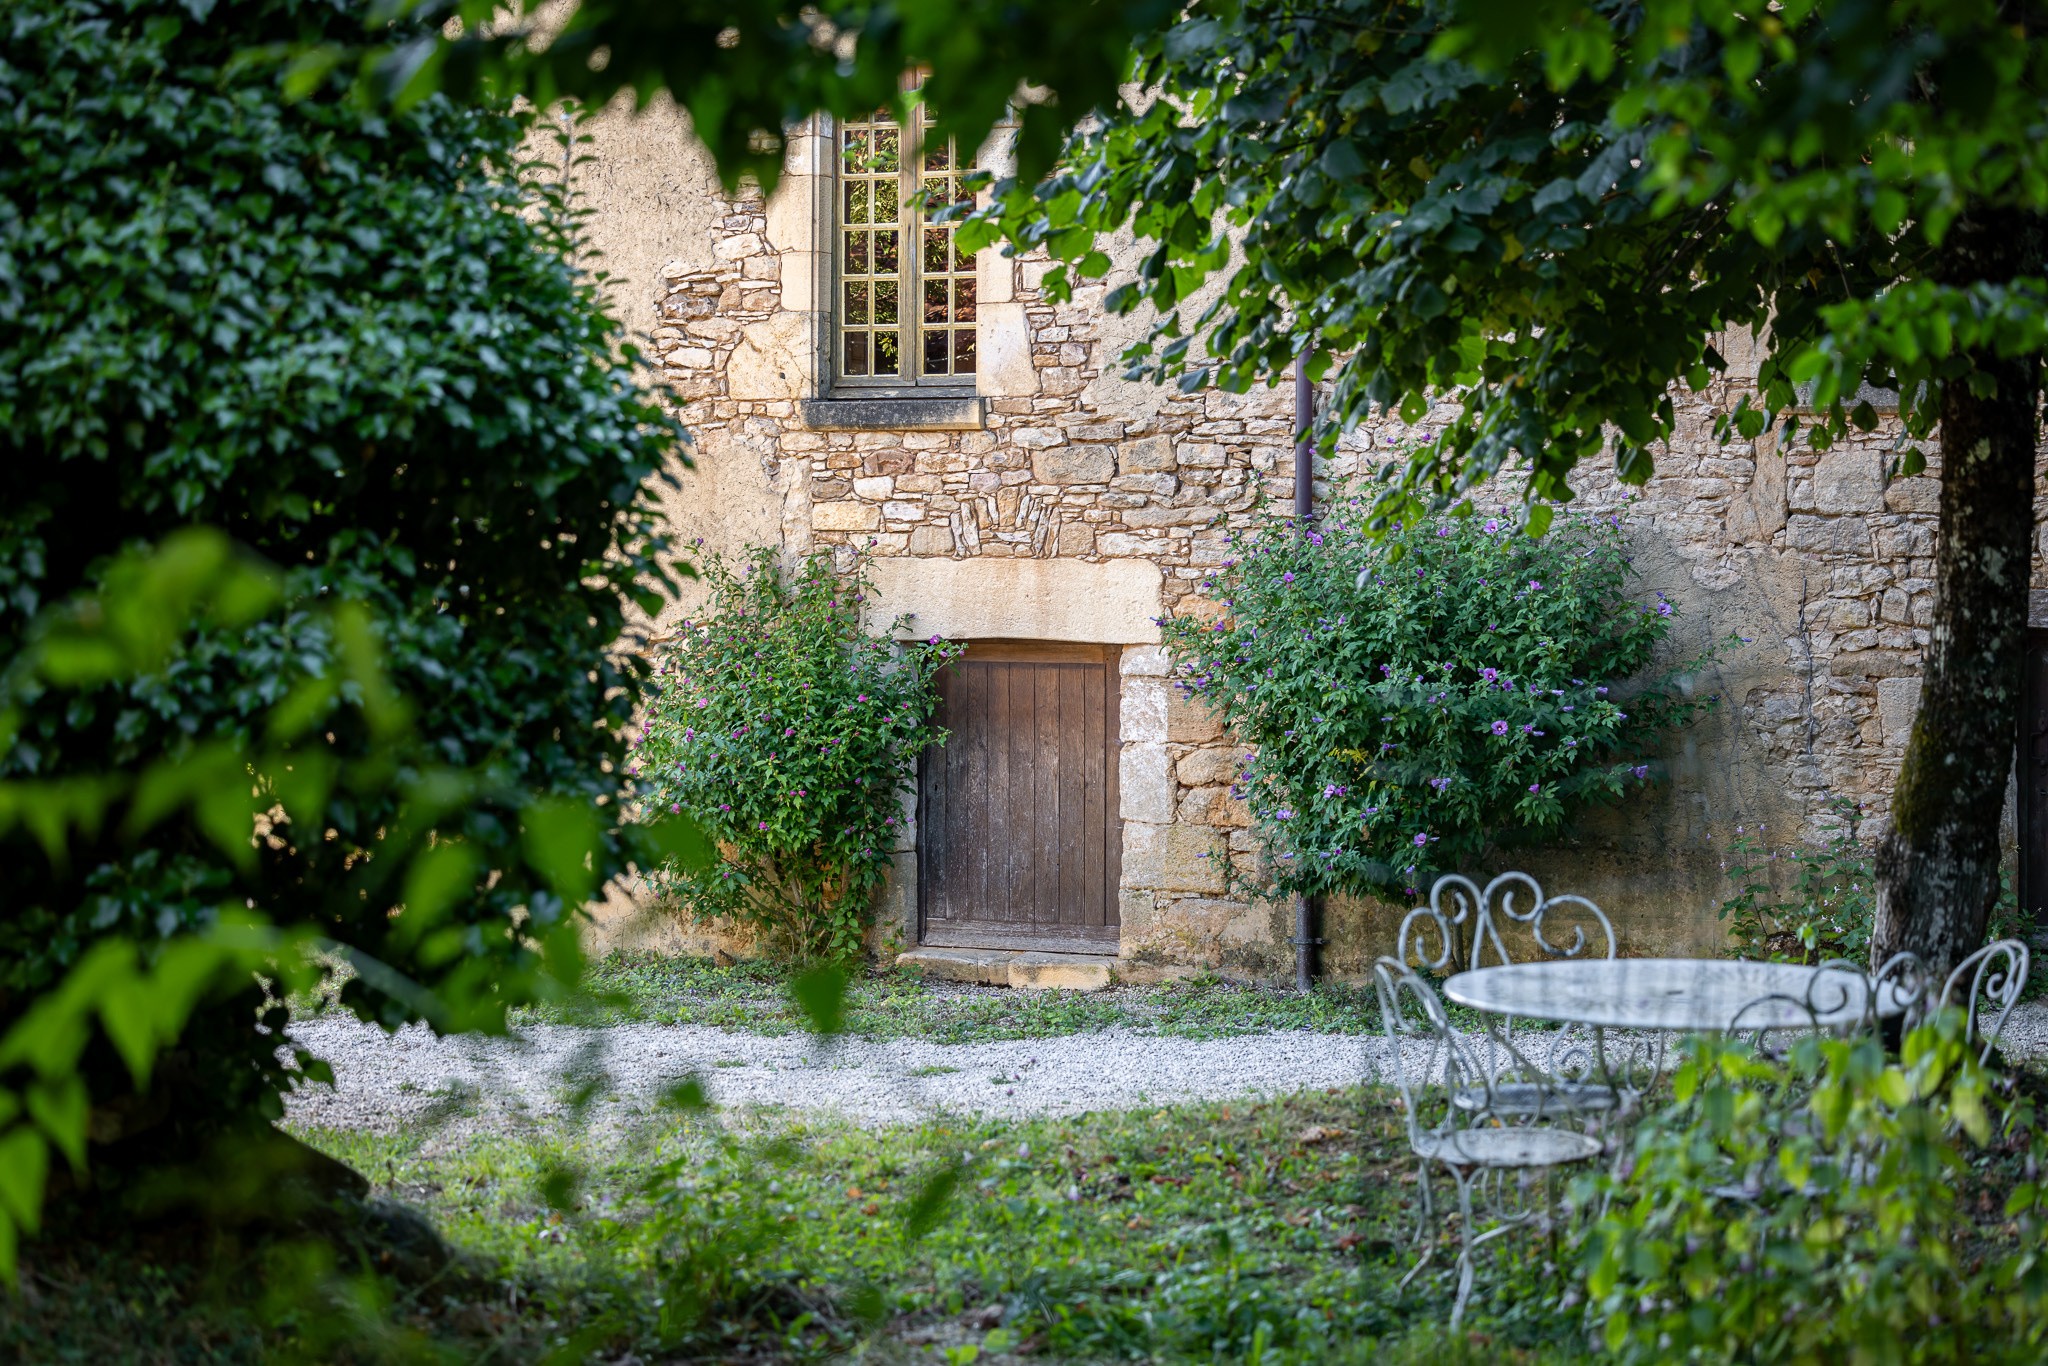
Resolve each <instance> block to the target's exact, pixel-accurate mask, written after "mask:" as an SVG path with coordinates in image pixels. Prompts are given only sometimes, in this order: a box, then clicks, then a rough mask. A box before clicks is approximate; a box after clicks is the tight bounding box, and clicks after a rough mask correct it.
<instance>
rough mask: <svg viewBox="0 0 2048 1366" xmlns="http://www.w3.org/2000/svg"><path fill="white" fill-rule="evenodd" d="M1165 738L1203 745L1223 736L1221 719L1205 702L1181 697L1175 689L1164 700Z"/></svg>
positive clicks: (1186, 743)
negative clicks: (1165, 700)
mask: <svg viewBox="0 0 2048 1366" xmlns="http://www.w3.org/2000/svg"><path fill="white" fill-rule="evenodd" d="M1166 738H1167V739H1169V740H1174V741H1178V742H1179V743H1181V744H1184V745H1204V744H1207V743H1209V741H1211V740H1220V739H1222V738H1223V719H1222V718H1221V717H1219V716H1218V715H1216V713H1215V711H1214V709H1212V708H1211V707H1210V706H1209V704H1208V703H1207V702H1204V701H1201V700H1199V699H1196V698H1188V697H1183V696H1182V695H1181V693H1180V690H1179V689H1177V688H1176V689H1175V690H1174V691H1173V692H1172V693H1171V694H1170V695H1169V696H1168V697H1167V702H1166Z"/></svg>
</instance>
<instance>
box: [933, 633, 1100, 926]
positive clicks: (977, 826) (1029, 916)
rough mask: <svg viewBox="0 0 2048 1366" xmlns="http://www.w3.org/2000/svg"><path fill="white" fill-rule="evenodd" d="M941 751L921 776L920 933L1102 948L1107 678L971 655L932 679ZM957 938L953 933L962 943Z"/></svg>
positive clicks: (1078, 664) (1058, 661)
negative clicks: (945, 737)
mask: <svg viewBox="0 0 2048 1366" xmlns="http://www.w3.org/2000/svg"><path fill="white" fill-rule="evenodd" d="M939 696H940V721H941V724H943V725H945V726H946V728H947V729H948V730H949V731H951V732H952V739H951V742H950V743H949V744H948V745H946V746H945V747H944V748H942V749H936V750H933V751H930V752H929V753H927V754H926V755H925V756H924V762H923V765H922V768H921V770H920V777H919V811H920V823H919V848H918V868H919V872H920V879H919V888H920V890H919V902H920V908H921V911H922V917H923V921H924V925H925V928H926V931H927V932H928V933H929V932H931V931H933V930H935V929H936V930H938V931H940V932H941V933H942V934H943V935H947V936H956V937H955V938H952V939H949V940H948V942H954V943H971V942H972V940H973V937H974V933H975V930H976V927H977V926H978V927H981V933H982V934H983V936H984V937H986V938H987V939H988V940H989V941H990V943H991V944H997V943H1001V944H1011V945H1015V944H1020V943H1024V944H1028V943H1029V942H1032V941H1033V939H1034V938H1038V939H1042V940H1044V941H1045V942H1064V941H1065V940H1067V939H1071V938H1073V937H1075V936H1077V935H1078V936H1079V937H1080V938H1083V939H1088V940H1090V941H1091V942H1101V941H1104V940H1107V941H1108V942H1114V940H1115V933H1116V931H1115V927H1116V923H1117V913H1116V906H1117V902H1116V880H1117V874H1118V869H1119V865H1120V863H1121V858H1120V852H1121V848H1120V846H1121V842H1122V827H1121V822H1120V821H1119V820H1118V819H1117V810H1116V801H1117V791H1116V789H1117V771H1116V752H1117V743H1118V735H1117V698H1116V687H1115V674H1114V671H1113V669H1112V668H1111V667H1109V666H1108V665H1106V664H1105V663H1104V662H1103V661H1102V660H1101V659H1100V658H1099V656H1098V657H1095V658H1088V657H1076V656H1075V654H1074V653H1071V652H1070V653H1069V654H1068V655H1066V656H1064V657H1057V658H1030V657H1025V658H1017V657H1014V656H1005V655H1002V654H995V655H994V657H984V658H979V659H977V658H976V657H975V656H974V654H973V653H972V650H971V649H970V653H969V655H968V656H967V657H966V658H964V659H962V660H960V661H959V662H957V663H955V664H954V665H952V666H951V667H950V668H948V669H947V670H946V671H945V673H944V674H943V675H942V676H941V677H940V680H939ZM958 936H965V937H964V938H961V937H958Z"/></svg>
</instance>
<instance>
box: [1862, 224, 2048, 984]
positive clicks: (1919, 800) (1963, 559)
mask: <svg viewBox="0 0 2048 1366" xmlns="http://www.w3.org/2000/svg"><path fill="white" fill-rule="evenodd" d="M2039 261H2040V235H2039V225H2038V223H2037V222H2036V221H2035V220H2032V219H2030V218H2027V217H2024V216H2022V215H2019V214H2010V213H1986V214H1981V215H1976V216H1971V217H1966V218H1965V219H1963V220H1962V221H1960V222H1958V223H1957V225H1956V226H1955V227H1954V228H1953V229H1951V231H1950V236H1949V240H1948V242H1947V243H1946V244H1945V250H1944V269H1943V270H1942V272H1941V274H1942V276H1943V282H1944V283H1948V284H1961V283H1967V282H1969V281H1975V280H1998V281H2003V280H2009V279H2011V278H2013V277H2014V276H2015V275H2020V274H2026V273H2032V272H2034V271H2035V270H2037V269H2038V268H2039V266H2038V263H2039ZM1965 359H1966V360H1968V362H1969V363H1970V365H1971V367H1972V370H1973V373H1972V374H1971V375H1968V376H1962V377H1958V378H1954V379H1951V380H1949V381H1948V382H1947V383H1946V384H1945V385H1944V387H1943V390H1942V399H1941V525H1940V533H1939V535H1940V540H1939V543H1938V544H1937V546H1936V547H1935V568H1934V625H1933V629H1932V631H1931V639H1930V640H1929V642H1928V646H1927V662H1926V673H1925V678H1924V682H1923V684H1922V690H1921V693H1920V710H1919V714H1918V715H1916V716H1915V717H1914V718H1913V731H1912V735H1911V738H1910V739H1909V740H1908V741H1907V743H1906V761H1905V765H1904V767H1902V768H1901V769H1900V770H1899V781H1898V787H1897V789H1896V790H1895V791H1894V793H1893V795H1892V824H1891V830H1890V832H1889V833H1888V834H1886V836H1885V838H1884V843H1883V844H1882V846H1881V847H1880V848H1879V851H1878V857H1877V924H1876V930H1875V933H1874V934H1873V936H1872V938H1871V961H1872V964H1873V965H1874V966H1875V965H1880V964H1882V963H1883V962H1884V961H1885V959H1887V958H1889V957H1890V956H1891V955H1892V954H1894V953H1898V952H1900V951H1902V950H1904V951H1910V952H1912V953H1915V954H1917V955H1919V957H1920V958H1921V959H1922V960H1923V961H1924V962H1925V963H1926V964H1927V967H1928V968H1929V970H1930V971H1931V972H1933V973H1934V974H1935V984H1936V987H1937V989H1938V988H1939V984H1940V981H1941V979H1942V978H1943V977H1945V976H1946V975H1947V973H1948V971H1949V969H1950V968H1951V967H1953V966H1954V964H1955V963H1956V962H1957V961H1958V960H1959V959H1961V958H1963V957H1964V956H1966V955H1967V954H1969V953H1970V952H1971V951H1972V950H1973V949H1975V948H1976V947H1977V946H1978V945H1979V944H1980V943H1982V942H1983V938H1984V926H1985V922H1986V920H1987V919H1988V918H1989V916H1990V913H1991V908H1992V906H1993V904H1994V903H1995V902H1996V900H1997V897H1998V863H1999V847H1998V827H1999V816H2000V814H2001V812H2002V811H2003V809H2004V806H2005V790H2006V775H2007V773H2008V772H2009V771H2010V770H2011V767H2012V751H2013V741H2014V736H2015V735H2016V734H2017V732H2018V722H2019V699H2020V674H2021V661H2022V656H2023V650H2024V646H2025V640H2026V627H2027V587H2028V580H2029V577H2030V574H2031V571H2032V562H2033V554H2032V551H2033V530H2034V463H2035V447H2036V444H2037V441H2038V438H2039V432H2040V418H2039V413H2038V408H2039V400H2040V365H2041V358H2040V357H2038V356H2032V355H2028V356H2018V357H1999V356H1996V355H1993V354H1990V353H1973V354H1968V355H1967V356H1966V357H1965ZM1973 379H1975V380H1977V381H1979V384H1980V385H1981V383H1982V381H1984V380H1988V381H1990V386H1989V391H1988V392H1983V393H1979V392H1974V391H1973V387H1972V384H1971V382H1970V381H1971V380H1973Z"/></svg>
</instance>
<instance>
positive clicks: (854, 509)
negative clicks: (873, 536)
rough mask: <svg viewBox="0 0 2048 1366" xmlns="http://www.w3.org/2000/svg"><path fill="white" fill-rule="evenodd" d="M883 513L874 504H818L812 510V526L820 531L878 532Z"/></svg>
mask: <svg viewBox="0 0 2048 1366" xmlns="http://www.w3.org/2000/svg"><path fill="white" fill-rule="evenodd" d="M881 525H882V511H881V509H880V508H878V507H876V506H875V505H874V504H873V503H818V504H816V505H815V506H813V507H812V508H811V526H812V528H813V529H815V530H818V531H878V530H880V529H881Z"/></svg>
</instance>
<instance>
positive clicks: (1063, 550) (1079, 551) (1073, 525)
mask: <svg viewBox="0 0 2048 1366" xmlns="http://www.w3.org/2000/svg"><path fill="white" fill-rule="evenodd" d="M1053 553H1054V554H1056V555H1093V554H1094V553H1095V528H1094V527H1091V526H1089V525H1088V524H1087V523H1086V522H1065V523H1062V524H1061V526H1060V532H1059V539H1058V540H1057V541H1056V542H1055V543H1054V547H1053Z"/></svg>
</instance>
